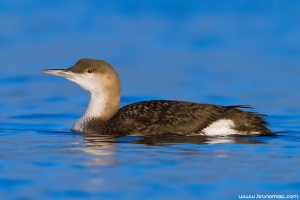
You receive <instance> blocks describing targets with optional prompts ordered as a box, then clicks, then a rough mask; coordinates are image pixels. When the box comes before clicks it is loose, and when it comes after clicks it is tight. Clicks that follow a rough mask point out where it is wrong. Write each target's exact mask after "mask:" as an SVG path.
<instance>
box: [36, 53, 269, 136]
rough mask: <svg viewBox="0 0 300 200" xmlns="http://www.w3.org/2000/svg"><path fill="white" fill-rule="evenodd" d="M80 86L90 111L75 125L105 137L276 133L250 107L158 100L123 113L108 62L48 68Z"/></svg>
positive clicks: (84, 61) (118, 86) (86, 61)
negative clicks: (248, 109)
mask: <svg viewBox="0 0 300 200" xmlns="http://www.w3.org/2000/svg"><path fill="white" fill-rule="evenodd" d="M42 72H44V73H48V74H53V75H56V76H62V77H65V78H66V79H68V80H70V81H72V82H75V83H77V84H78V85H80V86H81V87H83V88H84V89H85V90H87V91H89V93H90V97H91V98H90V102H89V105H88V108H87V109H86V111H85V113H84V114H83V116H82V117H81V118H79V119H78V120H77V121H76V122H75V124H74V125H73V127H72V130H73V131H75V132H82V133H87V134H100V135H120V136H125V135H137V136H143V135H157V134H177V135H178V134H179V135H208V136H220V135H273V132H272V131H271V130H270V129H268V128H267V127H266V125H267V124H268V123H267V122H266V121H265V119H263V118H262V115H260V114H258V113H253V112H245V111H243V110H240V109H239V108H247V107H248V106H218V105H212V104H198V103H192V102H184V101H172V100H152V101H143V102H137V103H133V104H130V105H127V106H125V107H123V108H121V109H119V105H120V96H121V84H120V79H119V77H118V74H117V72H116V71H115V69H114V68H113V67H112V66H111V65H110V64H109V63H107V62H106V61H103V60H94V59H88V58H84V59H80V60H79V61H78V62H77V63H76V64H75V65H74V66H72V67H70V68H68V69H48V70H42Z"/></svg>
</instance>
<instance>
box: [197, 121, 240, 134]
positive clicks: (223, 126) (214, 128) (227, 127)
mask: <svg viewBox="0 0 300 200" xmlns="http://www.w3.org/2000/svg"><path fill="white" fill-rule="evenodd" d="M234 126H235V125H234V123H233V121H232V120H230V119H220V120H218V121H215V122H213V123H212V124H210V125H209V126H208V127H206V128H205V129H203V132H204V133H205V134H206V135H208V136H225V135H236V134H242V133H240V132H238V131H235V130H233V128H234Z"/></svg>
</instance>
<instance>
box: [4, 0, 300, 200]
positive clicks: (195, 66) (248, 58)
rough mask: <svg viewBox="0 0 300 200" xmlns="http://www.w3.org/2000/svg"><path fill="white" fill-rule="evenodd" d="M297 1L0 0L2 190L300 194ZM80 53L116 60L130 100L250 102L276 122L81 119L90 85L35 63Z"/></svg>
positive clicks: (118, 195) (62, 62)
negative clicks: (216, 126)
mask: <svg viewBox="0 0 300 200" xmlns="http://www.w3.org/2000/svg"><path fill="white" fill-rule="evenodd" d="M299 9H300V4H299V3H298V2H296V1H284V2H283V1H282V2H280V1H277V2H275V1H251V2H250V1H249V2H246V1H243V2H241V1H230V3H228V2H227V3H224V2H221V1H220V2H215V3H206V2H196V1H191V2H186V1H185V2H182V1H168V0H166V1H149V2H142V1H130V0H127V1H123V2H117V1H89V3H87V2H85V1H72V2H68V1H51V2H47V3H45V2H40V1H35V0H33V1H27V2H19V1H9V2H8V1H0V23H1V29H0V50H1V54H0V60H1V67H0V92H1V98H0V100H1V101H0V108H1V111H2V112H1V113H0V125H1V130H0V152H1V153H0V172H1V173H0V199H220V198H222V199H238V195H248V194H249V195H250V194H251V195H256V194H260V195H264V194H270V195H272V194H278V195H300V193H299V191H300V170H299V164H300V132H299V128H300V104H299V102H300V93H299V92H298V90H299V89H298V88H299V86H300V79H299V74H300V68H299V66H300V59H299V58H300V27H299V23H300V17H299V14H298V13H299ZM82 57H89V58H96V59H104V60H107V61H108V62H110V63H111V64H112V65H113V66H114V67H115V68H116V70H117V71H118V72H119V75H120V77H121V82H122V99H121V106H124V105H127V104H129V103H133V102H136V101H142V100H149V99H177V100H186V101H194V102H202V103H214V104H220V105H238V104H243V105H244V104H250V105H251V106H253V107H255V110H254V111H257V112H260V113H264V114H267V115H268V116H267V120H268V121H269V122H270V128H271V129H272V130H273V131H275V132H276V133H277V136H274V137H251V138H247V137H221V138H213V137H207V138H205V137H189V138H186V137H171V136H169V137H155V138H154V137H150V138H139V137H122V138H114V137H104V136H103V137H93V136H84V135H81V134H76V133H73V132H71V131H70V128H71V126H72V124H73V123H74V121H75V120H76V119H77V118H79V117H80V115H81V114H82V113H83V112H84V110H85V108H86V106H87V103H88V98H89V96H88V93H87V92H85V91H84V90H83V89H81V88H79V87H78V86H76V85H74V84H73V83H71V82H68V81H66V80H64V79H62V78H59V77H54V76H48V75H45V74H42V73H40V70H42V69H46V68H68V67H70V66H72V65H73V64H74V63H75V62H76V61H77V60H78V59H80V58H82ZM251 111H253V110H251Z"/></svg>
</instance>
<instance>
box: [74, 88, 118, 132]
mask: <svg viewBox="0 0 300 200" xmlns="http://www.w3.org/2000/svg"><path fill="white" fill-rule="evenodd" d="M119 104H120V95H117V96H116V95H112V94H110V93H108V92H107V93H106V92H103V91H102V92H100V93H98V92H97V93H92V94H91V97H90V102H89V105H88V108H87V109H86V111H85V112H84V114H83V116H82V117H81V118H79V119H78V120H77V121H76V122H75V124H74V125H73V127H72V129H73V130H76V131H84V128H85V125H86V124H87V123H88V122H91V121H93V120H96V119H97V120H101V121H103V122H104V121H107V120H109V119H110V118H112V117H113V116H114V115H115V114H116V113H117V112H118V110H119Z"/></svg>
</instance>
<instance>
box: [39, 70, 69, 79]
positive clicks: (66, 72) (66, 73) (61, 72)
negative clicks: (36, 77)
mask: <svg viewBox="0 0 300 200" xmlns="http://www.w3.org/2000/svg"><path fill="white" fill-rule="evenodd" d="M42 72H44V73H46V74H52V75H55V76H62V77H65V78H67V79H72V78H74V73H73V72H71V71H69V70H67V69H44V70H42Z"/></svg>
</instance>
